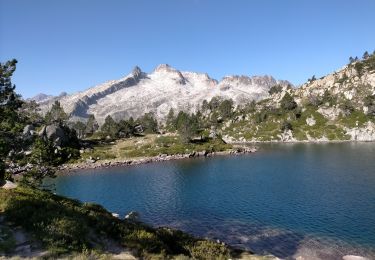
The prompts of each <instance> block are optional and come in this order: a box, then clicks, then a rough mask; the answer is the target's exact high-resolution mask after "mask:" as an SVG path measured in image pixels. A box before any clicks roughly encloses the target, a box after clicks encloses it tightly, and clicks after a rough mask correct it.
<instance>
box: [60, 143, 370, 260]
mask: <svg viewBox="0 0 375 260" xmlns="http://www.w3.org/2000/svg"><path fill="white" fill-rule="evenodd" d="M53 182H54V183H55V185H56V192H57V193H58V194H62V195H66V196H68V197H72V198H77V199H80V200H82V201H85V202H87V201H90V202H96V203H99V204H102V205H103V206H105V207H106V208H107V209H108V210H110V211H111V212H116V213H119V214H120V215H121V216H122V217H123V216H124V215H125V214H126V213H128V212H130V211H137V212H139V213H140V215H141V219H142V221H144V222H147V223H149V224H151V225H153V226H169V227H174V228H179V229H181V230H184V231H187V232H189V233H191V234H194V235H198V236H203V237H209V238H213V239H220V240H222V241H225V242H227V243H229V244H231V245H235V246H240V247H244V248H247V249H250V250H252V251H254V252H256V253H261V254H266V253H270V254H274V255H276V256H278V257H282V258H287V259H294V258H296V257H298V256H305V257H308V259H342V256H343V255H347V254H354V255H362V256H367V257H369V258H371V259H375V143H337V144H268V145H261V146H260V150H259V152H257V153H255V154H249V155H241V156H218V157H213V158H202V159H188V160H180V161H169V162H160V163H152V164H145V165H138V166H130V167H123V168H111V169H100V170H84V171H80V172H78V173H74V174H69V175H65V176H59V177H57V178H56V179H54V180H53Z"/></svg>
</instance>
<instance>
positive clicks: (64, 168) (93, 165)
mask: <svg viewBox="0 0 375 260" xmlns="http://www.w3.org/2000/svg"><path fill="white" fill-rule="evenodd" d="M257 150H258V148H257V147H235V148H233V149H232V150H228V151H221V152H209V151H201V152H192V153H186V154H174V155H168V154H160V155H158V156H153V157H146V158H139V159H138V158H137V159H124V160H116V159H115V160H103V161H95V160H93V159H87V160H86V162H85V163H77V164H64V165H61V166H59V167H58V172H57V173H58V174H59V173H60V174H61V173H69V172H71V171H75V170H85V169H100V168H110V167H123V166H131V165H139V164H146V163H152V162H164V161H171V160H181V159H189V158H202V157H203V158H205V157H212V156H217V155H240V154H249V153H255V152H256V151H257Z"/></svg>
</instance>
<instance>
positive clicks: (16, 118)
mask: <svg viewBox="0 0 375 260" xmlns="http://www.w3.org/2000/svg"><path fill="white" fill-rule="evenodd" d="M16 64H17V60H15V59H13V60H10V61H7V62H5V63H0V183H1V182H3V180H4V175H5V163H4V161H5V158H6V156H7V155H8V153H9V151H10V150H12V149H19V148H20V142H21V141H20V138H19V136H20V134H21V131H22V129H23V126H24V122H23V118H24V117H22V116H20V113H19V109H20V107H21V106H22V104H23V102H22V100H21V99H20V96H19V95H17V94H16V92H15V91H14V90H15V88H16V86H15V85H14V84H12V76H13V73H14V71H15V70H16Z"/></svg>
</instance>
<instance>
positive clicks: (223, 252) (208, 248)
mask: <svg viewBox="0 0 375 260" xmlns="http://www.w3.org/2000/svg"><path fill="white" fill-rule="evenodd" d="M190 254H191V256H192V257H193V258H194V259H212V260H214V259H215V260H216V259H228V258H229V257H230V255H229V251H228V249H227V248H226V247H225V246H224V245H221V244H218V243H214V242H212V241H205V240H202V241H197V242H196V243H195V244H194V246H193V247H192V248H190Z"/></svg>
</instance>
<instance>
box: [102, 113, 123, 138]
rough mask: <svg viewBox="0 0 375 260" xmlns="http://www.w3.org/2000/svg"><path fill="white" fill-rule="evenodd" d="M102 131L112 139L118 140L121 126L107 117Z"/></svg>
mask: <svg viewBox="0 0 375 260" xmlns="http://www.w3.org/2000/svg"><path fill="white" fill-rule="evenodd" d="M101 131H102V132H103V133H104V134H105V135H107V136H110V137H111V138H116V137H117V135H118V132H119V126H118V124H117V123H116V121H115V120H113V118H112V117H111V116H107V117H106V118H105V119H104V124H103V125H102V127H101Z"/></svg>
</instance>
